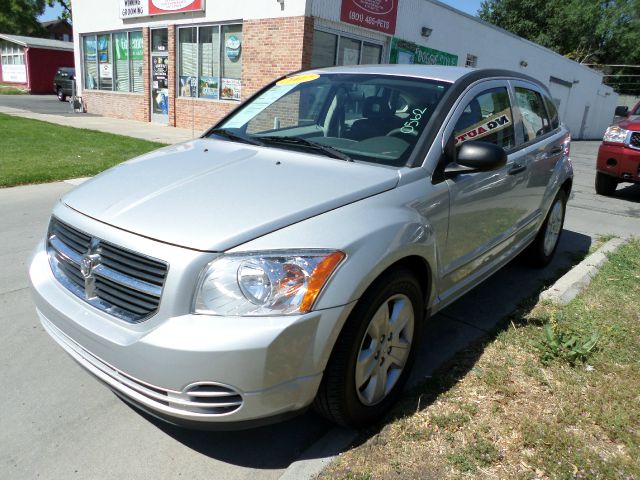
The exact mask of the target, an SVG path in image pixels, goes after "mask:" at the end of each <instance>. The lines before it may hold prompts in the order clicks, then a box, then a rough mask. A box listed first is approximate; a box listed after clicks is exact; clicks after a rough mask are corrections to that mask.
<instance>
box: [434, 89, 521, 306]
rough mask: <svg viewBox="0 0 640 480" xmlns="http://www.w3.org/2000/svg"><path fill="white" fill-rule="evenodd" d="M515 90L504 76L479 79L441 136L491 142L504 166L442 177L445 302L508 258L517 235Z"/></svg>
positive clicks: (454, 143) (452, 143)
mask: <svg viewBox="0 0 640 480" xmlns="http://www.w3.org/2000/svg"><path fill="white" fill-rule="evenodd" d="M512 106H513V95H512V91H511V89H510V88H509V83H508V81H506V80H491V81H485V82H481V83H480V84H478V85H476V86H475V87H473V88H472V89H471V90H469V91H468V92H467V93H466V94H465V95H464V97H463V98H462V99H461V101H460V102H459V104H458V107H457V108H456V110H455V112H454V114H453V115H452V117H451V120H450V122H449V124H448V125H447V127H446V129H445V137H444V139H443V141H445V143H446V142H448V144H449V146H448V147H447V148H453V149H455V150H456V151H457V149H458V148H460V146H461V145H462V144H464V143H465V142H468V141H475V140H478V141H483V142H492V143H495V144H497V145H499V146H501V147H503V148H504V149H505V151H506V152H507V154H508V160H507V163H506V165H505V166H503V167H501V168H499V169H497V170H493V171H489V172H475V173H462V174H457V175H455V176H453V177H449V178H447V179H446V182H447V186H448V189H449V198H450V214H449V228H448V235H447V241H446V245H445V247H444V249H443V251H442V252H441V255H440V265H441V272H440V278H441V289H440V295H441V298H442V300H443V301H446V298H447V297H455V296H457V294H459V291H460V290H464V289H466V288H467V287H469V286H472V285H473V284H475V283H476V282H477V281H480V280H482V278H484V276H485V275H487V274H489V273H490V272H491V271H492V269H493V267H495V266H496V265H498V264H499V263H500V262H501V261H504V259H505V258H506V256H505V254H506V253H507V251H508V250H509V249H510V248H512V249H513V248H514V246H515V245H516V244H517V243H518V241H519V240H520V239H521V237H520V235H519V232H520V229H521V227H522V221H523V219H524V218H525V217H526V215H527V206H526V205H525V204H524V203H523V201H522V200H521V199H520V198H519V194H518V191H519V188H518V187H519V186H520V185H521V184H522V183H523V182H524V181H525V174H526V167H525V168H523V165H522V164H521V162H522V155H521V153H520V152H518V151H517V149H516V146H517V144H518V139H517V137H516V129H515V125H516V118H515V116H514V110H513V108H512Z"/></svg>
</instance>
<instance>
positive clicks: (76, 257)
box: [47, 217, 168, 323]
mask: <svg viewBox="0 0 640 480" xmlns="http://www.w3.org/2000/svg"><path fill="white" fill-rule="evenodd" d="M47 251H48V254H49V263H50V265H51V269H52V270H53V273H54V275H55V277H56V278H57V279H58V281H60V283H62V284H63V285H64V286H65V287H66V288H67V289H68V290H70V291H71V292H73V293H74V294H75V295H77V296H78V297H80V298H82V299H83V300H84V301H86V302H87V303H89V304H91V305H93V306H94V307H96V308H98V309H100V310H103V311H105V312H107V313H109V314H111V315H113V316H115V317H118V318H120V319H122V320H126V321H127V322H131V323H137V322H141V321H143V320H146V319H147V318H149V317H150V316H151V315H153V314H154V313H155V312H156V311H157V310H158V307H159V305H160V297H161V296H162V288H163V286H164V281H165V278H166V275H167V270H168V266H167V264H166V263H165V262H162V261H161V260H157V259H154V258H150V257H147V256H144V255H140V254H139V253H135V252H132V251H130V250H127V249H124V248H122V247H118V246H117V245H113V244H112V243H109V242H105V241H104V240H101V239H99V238H96V237H92V236H91V235H88V234H86V233H84V232H81V231H79V230H77V229H75V228H73V227H71V226H69V225H67V224H66V223H63V222H61V221H60V220H58V219H57V218H55V217H52V219H51V224H50V226H49V234H48V240H47Z"/></svg>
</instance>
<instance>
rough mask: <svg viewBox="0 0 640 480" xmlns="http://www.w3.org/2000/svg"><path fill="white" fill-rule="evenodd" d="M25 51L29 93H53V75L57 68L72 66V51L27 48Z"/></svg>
mask: <svg viewBox="0 0 640 480" xmlns="http://www.w3.org/2000/svg"><path fill="white" fill-rule="evenodd" d="M25 53H26V55H25V63H26V64H27V82H28V83H29V91H30V92H31V93H53V77H55V75H56V72H57V71H58V68H60V67H73V51H62V50H45V49H43V48H27V49H25Z"/></svg>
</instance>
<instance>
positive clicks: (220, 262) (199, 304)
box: [193, 250, 345, 316]
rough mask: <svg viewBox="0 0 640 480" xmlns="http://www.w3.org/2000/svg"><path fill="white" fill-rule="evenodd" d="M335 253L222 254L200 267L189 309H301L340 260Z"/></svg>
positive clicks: (235, 313)
mask: <svg viewBox="0 0 640 480" xmlns="http://www.w3.org/2000/svg"><path fill="white" fill-rule="evenodd" d="M344 257H345V254H344V253H342V252H340V251H318V250H307V251H300V252H258V253H248V254H232V255H223V256H222V257H220V258H217V259H216V260H214V261H213V262H211V263H210V264H209V265H207V267H206V268H205V269H204V271H203V274H202V276H201V278H200V281H199V283H198V288H197V290H196V296H195V300H194V307H193V311H194V313H199V314H206V315H227V316H230V315H231V316H240V315H245V316H263V315H286V314H294V313H306V312H308V311H310V310H311V308H312V307H313V304H314V302H315V300H316V298H317V297H318V295H319V294H320V291H321V290H322V288H323V287H324V285H325V283H326V282H327V280H328V279H329V277H330V276H331V274H332V273H333V271H334V270H335V269H336V267H337V266H338V265H339V264H340V262H341V261H342V260H343V259H344Z"/></svg>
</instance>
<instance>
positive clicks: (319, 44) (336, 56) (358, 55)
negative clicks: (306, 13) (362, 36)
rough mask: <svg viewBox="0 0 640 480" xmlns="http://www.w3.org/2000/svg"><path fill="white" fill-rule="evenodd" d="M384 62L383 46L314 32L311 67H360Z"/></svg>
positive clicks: (317, 31) (322, 32)
mask: <svg viewBox="0 0 640 480" xmlns="http://www.w3.org/2000/svg"><path fill="white" fill-rule="evenodd" d="M381 62H382V45H380V44H375V43H370V42H364V41H362V40H358V39H355V38H349V37H346V36H344V35H338V34H335V33H330V32H325V31H322V30H314V32H313V52H312V54H311V66H312V67H313V68H322V67H332V66H334V65H358V64H371V63H381Z"/></svg>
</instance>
